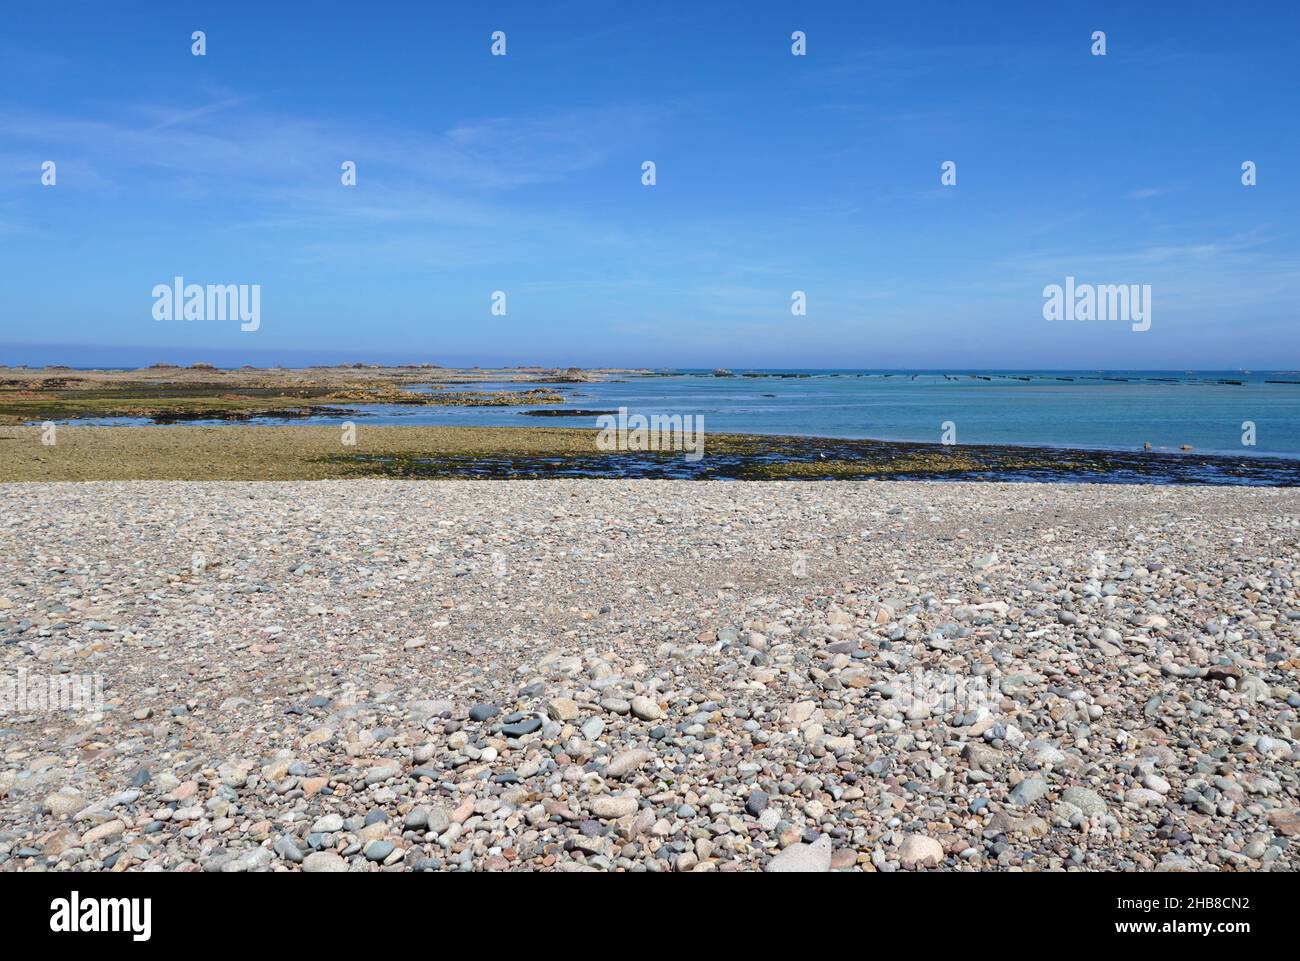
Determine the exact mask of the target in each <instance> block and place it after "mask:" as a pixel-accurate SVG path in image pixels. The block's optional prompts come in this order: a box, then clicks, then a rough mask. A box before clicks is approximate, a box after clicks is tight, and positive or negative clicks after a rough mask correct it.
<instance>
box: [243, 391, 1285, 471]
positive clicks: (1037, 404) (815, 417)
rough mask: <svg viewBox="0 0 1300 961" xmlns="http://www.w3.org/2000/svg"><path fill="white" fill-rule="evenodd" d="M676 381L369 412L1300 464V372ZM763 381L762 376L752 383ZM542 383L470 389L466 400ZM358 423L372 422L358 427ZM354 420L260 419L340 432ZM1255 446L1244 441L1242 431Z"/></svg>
mask: <svg viewBox="0 0 1300 961" xmlns="http://www.w3.org/2000/svg"><path fill="white" fill-rule="evenodd" d="M732 373H733V376H730V377H716V376H714V375H713V373H712V372H711V371H679V372H675V373H672V374H668V375H653V376H637V375H629V376H626V377H624V378H623V379H620V380H616V381H611V382H605V383H593V384H559V385H556V389H557V390H560V391H561V392H562V393H564V394H565V395H566V397H568V401H567V402H566V403H565V404H563V405H560V406H559V407H558V408H557V407H555V406H550V405H548V406H545V407H540V408H539V407H535V406H528V407H479V408H454V407H405V406H393V405H363V406H359V407H357V408H356V409H355V410H356V416H357V417H358V419H359V421H360V422H362V423H370V424H451V425H464V426H486V425H494V426H512V427H525V426H537V427H542V426H553V427H594V426H595V417H594V416H591V415H586V416H562V417H552V416H548V417H531V416H525V415H524V414H523V412H524V411H526V410H539V409H541V410H550V411H556V410H563V409H580V410H587V411H592V410H595V411H612V410H615V409H616V408H618V407H627V408H628V409H629V411H630V412H631V413H643V414H655V413H659V414H678V413H680V414H697V415H702V416H703V417H704V426H705V430H706V431H708V432H718V433H724V432H738V433H762V434H800V435H808V436H820V437H838V438H877V439H882V440H909V441H930V442H936V441H938V440H939V439H940V435H941V432H942V429H943V428H942V424H943V423H944V422H945V421H952V422H953V423H954V424H955V425H956V431H957V443H959V444H984V443H989V444H1025V445H1042V446H1057V447H1087V448H1100V449H1112V450H1130V451H1131V450H1135V449H1140V448H1141V447H1142V445H1143V443H1150V444H1151V445H1152V447H1153V448H1154V449H1156V450H1161V449H1164V450H1175V451H1176V450H1178V449H1179V447H1180V445H1183V444H1190V445H1191V446H1192V447H1193V448H1194V449H1195V450H1196V451H1197V452H1200V453H1220V454H1229V455H1236V456H1242V455H1247V456H1249V455H1260V456H1262V455H1269V456H1286V457H1291V458H1300V372H1296V371H1283V372H1259V371H1256V372H1252V373H1243V372H1240V371H1223V372H1207V371H1199V372H1196V373H1194V374H1183V373H1171V372H1169V371H1104V372H1079V371H1060V372H1056V371H1040V372H1027V371H1008V372H996V371H964V372H953V371H948V372H946V373H934V372H923V373H899V372H895V371H825V370H821V371H742V370H735V371H733V372H732ZM747 375H754V376H747ZM533 386H536V385H533V384H529V385H521V384H475V385H473V386H472V387H462V388H452V389H461V390H487V389H501V390H519V389H523V388H526V387H533ZM362 418H364V419H363V420H362ZM345 419H347V418H343V417H333V418H313V419H310V420H307V421H304V420H302V419H295V420H292V421H275V420H259V421H257V423H267V424H270V423H296V424H301V423H338V422H341V421H342V420H345ZM1246 421H1250V422H1252V423H1253V424H1254V425H1255V437H1256V444H1255V445H1254V446H1248V445H1244V444H1243V443H1242V436H1243V432H1244V429H1243V427H1242V424H1243V422H1246Z"/></svg>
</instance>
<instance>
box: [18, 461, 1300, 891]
mask: <svg viewBox="0 0 1300 961" xmlns="http://www.w3.org/2000/svg"><path fill="white" fill-rule="evenodd" d="M0 504H2V505H3V508H4V510H3V512H2V513H0V541H2V542H3V548H2V549H0V681H5V682H6V683H8V684H9V692H10V693H9V697H10V702H11V703H8V704H6V705H3V706H0V752H3V753H2V757H0V871H17V870H34V869H47V870H68V869H83V870H115V871H121V870H188V871H196V870H205V871H245V870H257V871H266V870H273V871H285V870H295V871H296V870H307V871H409V870H652V871H672V870H676V871H691V870H695V871H700V870H720V871H735V870H760V869H765V870H769V871H800V870H814V871H825V870H840V869H854V870H867V871H872V870H878V871H894V870H925V869H949V870H975V869H984V870H990V869H997V870H1006V869H1023V870H1044V869H1092V870H1126V869H1148V870H1149V869H1160V870H1223V869H1227V870H1262V869H1265V870H1266V869H1270V868H1271V869H1295V868H1296V867H1297V866H1300V855H1298V854H1297V844H1298V843H1300V842H1298V841H1297V835H1298V834H1300V812H1298V808H1300V783H1298V782H1297V769H1298V765H1297V760H1300V751H1298V750H1297V740H1296V739H1297V737H1298V736H1300V721H1298V719H1297V715H1298V713H1300V694H1297V681H1296V672H1297V668H1298V667H1300V651H1298V650H1297V637H1298V636H1300V597H1298V596H1297V587H1296V577H1297V570H1296V568H1297V566H1300V559H1298V555H1297V541H1298V540H1300V491H1286V490H1277V489H1240V488H1239V489H1205V488H1187V487H1179V488H1172V487H1171V488H1158V487H1126V486H1104V487H1103V486H1050V485H1036V484H1015V485H1004V484H993V483H982V484H932V483H909V482H890V483H854V484H837V483H823V484H805V483H766V484H736V483H716V482H689V481H688V482H678V481H586V480H584V481H518V482H469V481H459V482H455V481H453V482H418V481H417V482H387V481H323V482H292V483H266V484H262V483H242V484H233V483H208V484H203V483H181V482H113V483H92V484H11V485H2V486H0ZM20 674H21V675H22V677H23V678H24V681H25V683H27V684H28V685H29V686H34V685H35V684H36V683H37V682H38V681H39V680H40V679H42V678H50V677H57V676H60V675H63V676H76V677H81V676H87V675H90V676H97V677H98V678H99V679H100V682H101V683H102V691H103V703H102V709H101V710H98V711H96V710H93V709H82V710H72V711H57V710H48V709H41V705H40V704H39V703H33V702H32V701H31V700H30V699H29V700H28V701H25V702H24V701H18V702H16V703H14V702H13V699H14V697H15V695H14V691H16V689H17V685H16V681H15V680H14V679H15V678H17V677H19V675H20ZM0 693H3V692H0Z"/></svg>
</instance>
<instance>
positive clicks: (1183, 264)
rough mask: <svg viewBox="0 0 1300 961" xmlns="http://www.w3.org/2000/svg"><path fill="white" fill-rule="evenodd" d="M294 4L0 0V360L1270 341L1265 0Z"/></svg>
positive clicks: (842, 360)
mask: <svg viewBox="0 0 1300 961" xmlns="http://www.w3.org/2000/svg"><path fill="white" fill-rule="evenodd" d="M291 7H294V8H297V9H296V10H295V9H290V8H291ZM697 7H707V9H697ZM302 9H304V7H302V6H300V5H291V4H269V3H256V4H254V3H243V2H222V3H175V4H162V3H156V4H146V3H140V4H124V3H118V2H107V0H105V2H99V3H69V2H58V0H44V2H27V0H11V2H10V3H8V4H6V21H7V22H6V28H5V30H4V32H3V34H2V35H0V89H3V91H4V93H3V94H0V278H2V280H3V283H2V284H0V290H2V291H3V297H0V344H4V345H7V346H4V347H3V348H0V362H5V361H6V360H8V361H10V362H30V363H36V362H42V361H48V362H60V361H61V360H62V362H65V363H75V364H79V365H85V364H90V363H94V362H96V360H97V359H102V362H105V363H110V362H111V363H132V362H150V361H152V360H158V359H169V360H178V361H184V362H188V361H191V360H203V359H213V358H215V359H217V360H218V361H227V362H234V361H236V360H239V359H241V358H243V359H249V360H251V361H252V362H273V361H275V360H283V361H284V362H288V363H291V362H296V361H300V360H302V359H304V358H306V359H334V360H351V359H358V360H362V359H375V360H395V359H399V358H409V359H412V360H421V361H433V362H443V363H451V364H461V363H465V364H482V365H484V366H489V365H498V364H519V363H543V364H581V365H600V364H610V365H637V366H640V365H647V366H684V367H710V366H717V365H723V366H733V367H746V366H786V367H894V366H897V367H925V368H935V367H1002V368H1005V367H1055V368H1062V367H1109V368H1230V367H1248V368H1256V369H1259V368H1287V367H1296V366H1300V349H1297V348H1300V333H1297V329H1298V325H1297V320H1300V317H1298V315H1300V309H1298V308H1297V303H1300V242H1298V237H1297V230H1298V229H1300V228H1298V227H1297V222H1296V213H1297V199H1298V197H1300V188H1298V187H1297V183H1296V169H1295V168H1296V164H1297V159H1298V157H1300V151H1297V146H1300V134H1298V133H1297V128H1296V118H1297V117H1298V116H1300V104H1298V103H1297V99H1298V98H1300V55H1298V51H1297V47H1300V39H1298V38H1300V30H1298V29H1297V28H1300V5H1297V4H1295V3H1291V2H1287V3H1282V2H1276V3H1271V2H1270V3H1255V4H1251V5H1249V6H1248V7H1246V8H1242V9H1241V10H1240V11H1238V10H1236V9H1235V8H1233V7H1231V6H1230V5H1226V4H1223V3H1209V2H1190V3H1150V4H1135V3H1131V2H1127V3H1066V2H1060V3H1057V2H1053V3H1045V2H1042V0H1034V2H1004V3H980V2H973V0H961V2H952V3H930V4H924V5H917V4H901V3H899V4H892V3H891V4H883V3H875V2H872V3H866V2H861V0H859V2H844V3H820V2H819V3H815V4H808V3H798V4H796V3H767V2H762V0H747V2H716V3H710V4H707V5H705V4H690V5H688V4H646V3H618V2H610V0H593V2H586V0H583V2H559V3H554V4H534V3H507V2H501V3H492V4H482V3H437V4H434V3H388V2H367V3H333V2H325V0H318V2H315V3H313V4H312V5H311V11H312V12H311V13H310V14H304V13H302V12H300V11H301V10H302ZM194 30H203V31H205V33H206V35H207V54H206V56H204V57H195V56H193V55H192V54H191V52H190V44H191V41H190V35H191V33H192V32H193V31H194ZM494 30H502V31H505V33H506V37H507V51H508V52H507V55H506V56H505V57H493V56H491V55H490V50H489V47H490V35H491V33H492V31H494ZM794 30H802V31H804V32H805V33H806V35H807V45H808V52H807V55H806V56H804V57H795V56H792V55H791V52H790V34H791V32H792V31H794ZM1094 30H1104V31H1105V32H1106V34H1107V55H1106V56H1105V57H1094V56H1091V55H1090V52H1089V48H1090V44H1091V41H1090V36H1091V34H1092V32H1093V31H1094ZM46 160H54V161H55V162H56V163H57V174H58V183H57V185H56V186H54V187H45V186H42V185H41V183H40V175H41V163H42V162H43V161H46ZM345 160H353V161H355V162H356V164H357V168H358V175H357V176H358V183H357V186H355V187H344V186H343V185H342V184H341V183H340V164H341V163H342V162H343V161H345ZM644 160H653V161H654V162H655V163H656V164H657V180H658V182H657V184H656V185H655V186H653V187H646V186H643V185H642V183H641V163H642V161H644ZM945 160H953V161H955V162H956V163H957V165H958V166H957V172H958V183H957V186H956V187H951V188H949V187H942V186H941V185H940V182H939V175H940V164H941V163H942V162H943V161H945ZM1245 160H1252V161H1254V162H1256V164H1257V165H1258V177H1259V184H1258V186H1255V187H1249V188H1248V187H1243V186H1242V184H1241V181H1240V176H1241V171H1240V167H1241V163H1242V161H1245ZM178 274H179V275H182V276H184V277H185V278H186V280H187V281H190V282H195V283H222V284H226V283H248V284H253V283H256V284H260V285H261V288H262V301H261V303H262V320H261V328H260V329H259V330H257V331H256V332H243V331H241V330H240V329H239V325H238V324H237V323H222V322H216V321H195V322H189V323H186V322H179V321H176V322H159V321H155V320H154V319H153V318H152V315H151V308H152V305H153V301H152V299H151V290H152V288H153V287H154V285H155V284H159V283H169V282H170V281H171V278H172V277H174V276H176V275H178ZM1066 275H1074V276H1076V277H1077V278H1078V279H1079V280H1080V281H1081V282H1092V283H1098V284H1103V283H1140V284H1150V285H1151V287H1152V301H1153V311H1152V314H1153V316H1152V325H1151V329H1150V330H1149V331H1146V332H1140V333H1138V332H1133V331H1132V330H1131V329H1130V327H1129V325H1128V324H1125V323H1117V322H1100V321H1097V322H1063V321H1058V322H1055V323H1051V322H1048V321H1045V320H1044V319H1043V316H1042V302H1043V299H1042V290H1043V287H1044V286H1045V285H1047V284H1052V283H1062V282H1063V280H1064V278H1065V277H1066ZM494 290H503V291H505V292H506V294H507V298H508V301H507V303H508V312H507V314H506V316H504V317H501V316H493V315H492V314H491V313H490V310H489V308H490V298H491V294H492V292H493V291H494ZM794 290H803V291H805V292H806V293H807V298H808V314H807V316H804V317H795V316H792V315H791V312H790V295H791V291H794ZM33 344H36V345H47V346H41V347H31V346H26V347H24V346H15V345H33ZM48 345H53V346H48ZM74 345H82V346H83V347H84V346H85V345H91V346H92V347H94V348H96V349H90V350H87V349H81V350H73V349H72V347H73V346H74Z"/></svg>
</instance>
